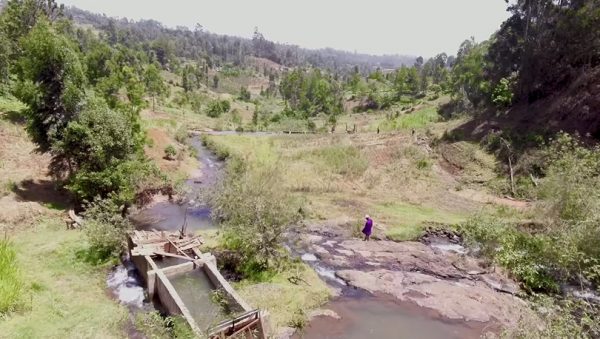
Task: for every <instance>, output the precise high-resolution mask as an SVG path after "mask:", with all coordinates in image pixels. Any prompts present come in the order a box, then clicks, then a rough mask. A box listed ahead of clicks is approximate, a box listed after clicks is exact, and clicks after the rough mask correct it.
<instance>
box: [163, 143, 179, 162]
mask: <svg viewBox="0 0 600 339" xmlns="http://www.w3.org/2000/svg"><path fill="white" fill-rule="evenodd" d="M175 156H177V150H176V149H175V147H173V145H169V146H167V147H165V159H167V160H174V159H175Z"/></svg>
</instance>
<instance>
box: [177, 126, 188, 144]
mask: <svg viewBox="0 0 600 339" xmlns="http://www.w3.org/2000/svg"><path fill="white" fill-rule="evenodd" d="M187 139H188V131H187V128H186V127H185V125H181V127H179V128H178V129H177V131H176V132H175V140H177V142H178V143H180V144H185V142H186V141H187Z"/></svg>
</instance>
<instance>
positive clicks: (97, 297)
mask: <svg viewBox="0 0 600 339" xmlns="http://www.w3.org/2000/svg"><path fill="white" fill-rule="evenodd" d="M22 109H23V105H22V104H20V103H19V102H17V101H16V100H14V99H13V98H9V97H0V159H1V160H0V183H1V184H2V187H3V190H2V191H0V193H1V194H0V205H1V206H2V209H0V234H2V237H5V236H6V237H7V238H8V241H5V240H4V239H3V240H0V313H2V314H1V315H0V338H11V339H12V338H98V337H102V338H122V337H123V336H124V333H125V321H126V318H127V314H128V312H127V309H126V308H125V307H123V306H120V305H119V304H118V303H117V302H116V301H115V300H113V299H112V298H111V296H110V294H109V292H108V291H107V288H106V281H105V280H106V276H107V273H108V270H109V268H110V266H111V263H105V264H103V265H99V266H98V265H95V264H93V263H91V262H90V260H89V259H90V256H89V246H88V244H87V242H86V240H85V236H84V234H83V233H82V232H80V231H73V230H70V231H69V230H66V227H65V222H64V220H63V218H64V213H65V211H64V210H63V209H62V208H64V205H65V199H64V198H65V197H64V196H63V195H61V194H60V193H59V192H57V191H56V190H55V188H54V186H53V185H52V182H51V181H50V178H48V176H47V167H48V164H49V160H50V159H49V157H47V156H45V155H40V154H37V153H35V152H34V151H33V150H34V145H33V144H32V143H31V142H30V141H29V138H28V136H27V134H26V132H25V130H24V126H23V124H22V122H21V118H20V116H19V114H18V112H19V111H20V110H22Z"/></svg>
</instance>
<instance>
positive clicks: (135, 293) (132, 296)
mask: <svg viewBox="0 0 600 339" xmlns="http://www.w3.org/2000/svg"><path fill="white" fill-rule="evenodd" d="M121 261H122V264H121V265H118V266H116V267H114V268H113V269H112V270H111V272H110V273H109V274H108V278H107V280H106V283H107V285H108V288H109V289H110V290H111V291H112V293H113V295H114V296H115V297H116V298H117V299H119V301H120V302H121V303H122V304H124V305H127V306H128V307H129V308H132V309H142V308H144V307H150V304H149V303H147V302H145V300H146V296H145V293H144V286H143V283H142V280H141V278H140V276H139V274H138V272H137V270H136V269H135V266H134V265H133V263H132V262H131V260H129V257H125V258H122V260H121Z"/></svg>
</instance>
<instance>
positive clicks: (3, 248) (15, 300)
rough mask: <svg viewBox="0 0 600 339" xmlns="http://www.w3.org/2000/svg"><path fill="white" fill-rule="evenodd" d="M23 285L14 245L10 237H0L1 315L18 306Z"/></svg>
mask: <svg viewBox="0 0 600 339" xmlns="http://www.w3.org/2000/svg"><path fill="white" fill-rule="evenodd" d="M21 286H22V281H21V276H20V273H19V267H18V266H17V254H16V252H15V250H14V247H13V245H12V243H11V242H10V241H9V240H8V239H0V315H1V314H4V313H8V312H12V311H14V310H15V308H16V307H17V306H18V304H19V300H20V299H21V293H22V288H21Z"/></svg>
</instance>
